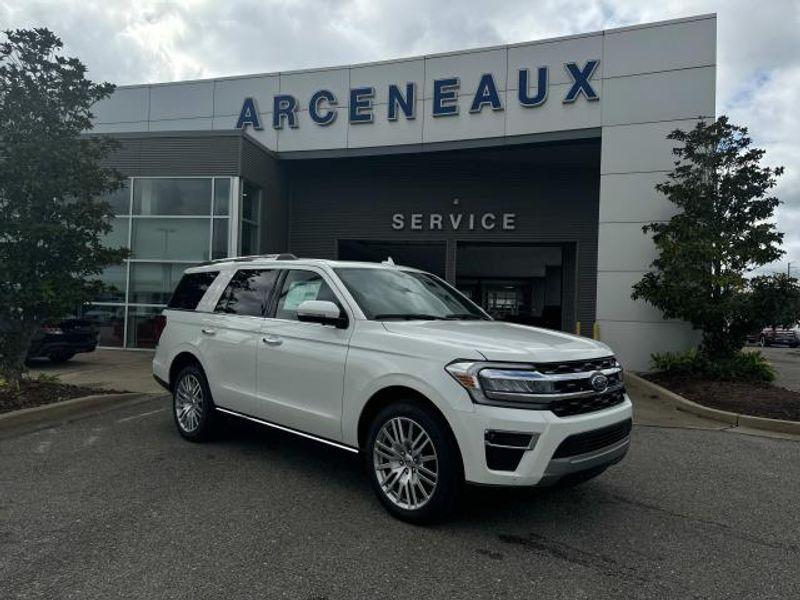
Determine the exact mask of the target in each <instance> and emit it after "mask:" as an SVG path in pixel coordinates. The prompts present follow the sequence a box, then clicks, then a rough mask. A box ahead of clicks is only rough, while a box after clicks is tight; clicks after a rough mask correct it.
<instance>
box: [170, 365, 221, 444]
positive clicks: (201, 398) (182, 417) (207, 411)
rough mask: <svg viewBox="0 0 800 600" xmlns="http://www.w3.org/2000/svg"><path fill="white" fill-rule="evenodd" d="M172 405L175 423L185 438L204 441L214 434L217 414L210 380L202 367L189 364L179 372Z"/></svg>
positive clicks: (173, 390)
mask: <svg viewBox="0 0 800 600" xmlns="http://www.w3.org/2000/svg"><path fill="white" fill-rule="evenodd" d="M172 408H173V410H172V414H173V416H174V417H175V426H176V427H177V428H178V433H180V434H181V435H182V436H183V437H184V438H186V439H187V440H190V441H192V442H202V441H205V440H207V439H209V438H210V437H211V435H212V433H213V431H214V427H215V425H216V420H217V414H216V409H215V408H214V401H213V400H212V398H211V390H209V388H208V381H206V376H205V375H204V374H203V371H202V370H201V369H200V368H199V367H197V366H195V365H189V366H188V367H184V368H183V370H181V372H180V373H179V374H178V377H177V378H176V379H175V385H174V386H173V389H172Z"/></svg>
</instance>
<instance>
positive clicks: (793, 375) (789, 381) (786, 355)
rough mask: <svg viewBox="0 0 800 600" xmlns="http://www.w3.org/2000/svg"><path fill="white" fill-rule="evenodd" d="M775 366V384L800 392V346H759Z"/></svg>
mask: <svg viewBox="0 0 800 600" xmlns="http://www.w3.org/2000/svg"><path fill="white" fill-rule="evenodd" d="M758 350H759V351H761V353H762V354H763V355H764V356H766V357H767V360H768V361H769V362H771V363H772V366H773V367H775V374H776V377H775V385H779V386H781V387H785V388H787V389H790V390H794V391H796V392H800V348H789V347H788V346H774V347H769V348H758Z"/></svg>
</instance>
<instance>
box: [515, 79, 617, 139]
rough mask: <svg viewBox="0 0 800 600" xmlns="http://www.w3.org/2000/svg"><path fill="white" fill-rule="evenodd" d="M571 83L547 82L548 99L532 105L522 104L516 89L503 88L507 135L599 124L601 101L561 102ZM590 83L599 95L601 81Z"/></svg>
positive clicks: (580, 99) (579, 100) (601, 88)
mask: <svg viewBox="0 0 800 600" xmlns="http://www.w3.org/2000/svg"><path fill="white" fill-rule="evenodd" d="M570 87H571V85H570V84H565V85H555V86H550V89H549V90H548V99H547V102H545V103H544V104H542V105H541V106H533V107H527V106H522V105H521V104H520V103H519V99H518V98H517V92H516V90H509V91H508V92H506V94H507V98H506V135H522V134H526V133H543V132H545V131H564V130H567V129H587V128H593V127H600V126H601V124H602V116H603V115H602V111H603V106H602V104H601V103H600V102H587V101H586V100H585V99H584V98H579V99H578V100H576V101H575V102H571V103H568V104H564V102H563V100H564V96H565V95H566V94H567V92H568V91H569V88H570ZM592 87H593V88H594V89H595V91H597V93H598V94H600V97H601V98H602V95H603V82H602V81H600V80H598V81H596V82H593V86H592Z"/></svg>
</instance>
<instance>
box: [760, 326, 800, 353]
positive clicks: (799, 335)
mask: <svg viewBox="0 0 800 600" xmlns="http://www.w3.org/2000/svg"><path fill="white" fill-rule="evenodd" d="M752 337H753V338H755V339H753V342H755V343H757V344H758V345H759V346H762V347H763V346H773V345H786V346H790V347H791V348H797V347H798V346H800V326H795V327H792V328H783V327H775V328H772V327H764V329H762V330H761V331H760V332H758V333H757V334H755V335H753V336H752ZM750 339H751V336H748V341H749V340H750Z"/></svg>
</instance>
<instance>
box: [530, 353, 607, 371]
mask: <svg viewBox="0 0 800 600" xmlns="http://www.w3.org/2000/svg"><path fill="white" fill-rule="evenodd" d="M615 366H617V361H616V359H615V358H614V357H613V356H606V357H605V358H595V359H591V360H573V361H569V362H561V363H543V364H537V365H536V370H537V371H539V372H540V373H542V374H544V375H563V374H566V373H586V372H593V371H602V370H603V369H611V368H613V367H615Z"/></svg>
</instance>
